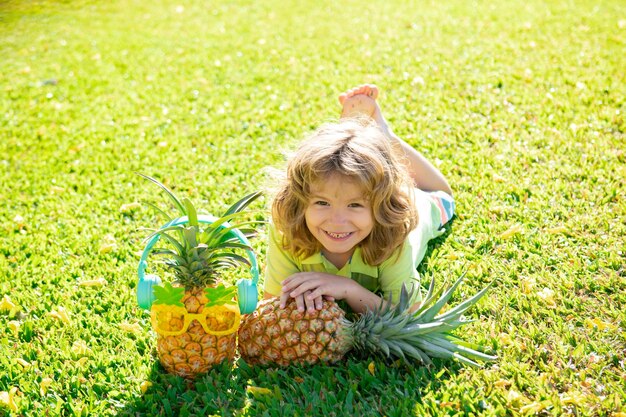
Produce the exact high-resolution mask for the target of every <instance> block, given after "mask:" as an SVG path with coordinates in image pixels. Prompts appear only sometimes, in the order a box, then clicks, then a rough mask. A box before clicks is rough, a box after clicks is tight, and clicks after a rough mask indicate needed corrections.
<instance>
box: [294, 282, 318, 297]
mask: <svg viewBox="0 0 626 417" xmlns="http://www.w3.org/2000/svg"><path fill="white" fill-rule="evenodd" d="M317 285H318V284H317V283H316V282H314V281H305V282H303V283H301V284H300V285H298V286H297V287H294V288H292V290H291V291H290V292H289V296H290V297H293V298H296V297H298V296H301V295H302V294H304V293H305V292H307V291H311V290H313V289H315V288H316V287H317Z"/></svg>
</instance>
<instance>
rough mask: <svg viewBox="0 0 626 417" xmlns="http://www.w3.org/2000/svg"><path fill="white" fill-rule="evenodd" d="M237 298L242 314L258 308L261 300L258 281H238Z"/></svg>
mask: <svg viewBox="0 0 626 417" xmlns="http://www.w3.org/2000/svg"><path fill="white" fill-rule="evenodd" d="M237 299H238V300H239V311H241V314H250V313H252V312H254V310H256V305H257V302H258V301H259V289H258V287H257V284H256V282H254V281H253V280H251V279H240V280H239V281H237Z"/></svg>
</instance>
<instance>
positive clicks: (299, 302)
mask: <svg viewBox="0 0 626 417" xmlns="http://www.w3.org/2000/svg"><path fill="white" fill-rule="evenodd" d="M295 300H296V306H297V307H298V311H300V312H303V311H304V307H305V305H304V297H303V296H299V297H295Z"/></svg>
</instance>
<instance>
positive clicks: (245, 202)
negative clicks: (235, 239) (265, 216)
mask: <svg viewBox="0 0 626 417" xmlns="http://www.w3.org/2000/svg"><path fill="white" fill-rule="evenodd" d="M136 174H137V175H139V176H141V177H143V178H145V179H147V180H148V181H150V182H152V183H154V184H156V185H157V186H158V187H159V188H161V189H162V190H163V191H165V193H166V195H167V196H168V197H169V199H170V200H171V201H172V203H173V204H174V207H175V208H176V209H177V211H178V213H179V214H180V216H187V217H188V220H189V224H190V225H191V226H199V224H198V215H197V211H196V209H195V207H194V206H193V204H192V203H191V201H190V200H189V199H187V198H183V199H182V200H181V199H179V198H178V197H177V196H176V194H174V192H173V191H172V190H170V189H169V188H168V187H167V186H165V185H164V184H163V183H161V182H160V181H159V180H157V179H155V178H152V177H150V176H148V175H145V174H142V173H140V172H137V173H136ZM261 195H262V192H260V191H255V192H252V193H250V194H248V195H246V196H244V197H243V198H241V199H240V200H239V201H237V202H235V203H234V204H233V205H232V206H230V207H229V208H228V209H227V210H226V212H225V213H224V214H223V215H222V216H221V217H220V218H219V219H218V220H216V222H218V223H219V224H218V225H221V224H222V223H224V222H227V221H230V220H232V219H234V218H235V217H237V216H232V217H230V216H231V215H233V214H238V213H241V212H242V211H243V210H244V209H246V208H247V207H248V206H249V205H250V204H251V203H252V202H254V201H255V200H256V199H257V198H259V197H260V196H261ZM147 204H148V205H149V206H150V207H152V208H154V209H155V210H156V211H158V212H159V213H160V214H162V215H164V216H165V217H166V218H167V219H168V220H173V219H174V217H171V216H168V215H167V213H165V212H164V211H163V210H161V209H160V208H158V207H156V206H155V205H154V204H151V203H147ZM258 223H260V222H258V221H255V222H245V223H241V224H238V225H237V226H236V227H233V229H234V228H237V229H239V230H240V231H241V232H242V233H244V231H245V232H247V233H255V230H254V229H251V228H245V227H243V226H245V225H257V224H258ZM244 235H246V237H250V236H248V235H247V234H246V233H244Z"/></svg>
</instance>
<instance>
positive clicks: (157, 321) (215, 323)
mask: <svg viewBox="0 0 626 417" xmlns="http://www.w3.org/2000/svg"><path fill="white" fill-rule="evenodd" d="M150 317H151V321H152V328H153V329H154V330H155V331H156V332H157V333H159V334H161V335H163V336H178V335H180V334H183V333H185V332H186V331H187V329H188V328H189V325H190V324H191V322H192V321H194V320H197V321H198V323H200V325H201V326H202V328H203V329H204V331H205V332H206V333H208V334H212V335H215V336H223V335H226V334H231V333H234V332H236V331H237V329H238V328H239V324H240V323H241V313H240V312H239V307H238V306H236V305H233V306H231V305H221V306H211V307H205V308H204V310H202V313H199V314H192V313H188V312H187V309H185V307H179V306H173V305H165V304H153V305H152V308H151V309H150Z"/></svg>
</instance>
